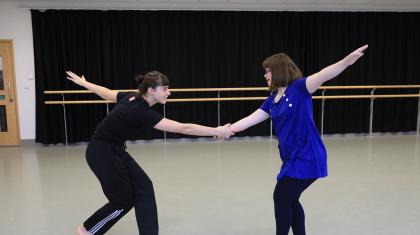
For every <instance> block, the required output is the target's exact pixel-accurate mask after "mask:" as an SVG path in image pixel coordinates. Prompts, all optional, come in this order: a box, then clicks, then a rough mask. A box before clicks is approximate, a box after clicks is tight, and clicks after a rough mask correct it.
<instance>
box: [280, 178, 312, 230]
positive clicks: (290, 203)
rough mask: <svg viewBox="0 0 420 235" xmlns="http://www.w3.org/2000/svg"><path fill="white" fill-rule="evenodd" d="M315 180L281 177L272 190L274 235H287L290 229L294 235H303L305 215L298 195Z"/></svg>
mask: <svg viewBox="0 0 420 235" xmlns="http://www.w3.org/2000/svg"><path fill="white" fill-rule="evenodd" d="M315 180H316V179H295V178H290V177H287V176H285V177H283V178H282V179H281V180H280V181H277V184H276V188H275V189H274V195H273V199H274V212H275V216H276V235H288V234H289V230H290V227H292V231H293V234H294V235H305V234H306V233H305V213H304V211H303V207H302V205H301V204H300V202H299V198H300V195H301V194H302V192H303V191H304V190H305V189H307V188H308V187H309V186H310V185H311V184H312V183H313V182H315Z"/></svg>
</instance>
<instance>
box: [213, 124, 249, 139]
mask: <svg viewBox="0 0 420 235" xmlns="http://www.w3.org/2000/svg"><path fill="white" fill-rule="evenodd" d="M216 130H217V132H218V134H217V136H215V138H218V139H219V140H222V139H227V138H230V137H231V136H232V135H235V133H236V132H240V131H242V130H240V129H238V128H237V127H235V126H232V125H231V124H230V123H228V124H225V125H224V126H218V127H217V128H216Z"/></svg>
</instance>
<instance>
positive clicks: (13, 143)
mask: <svg viewBox="0 0 420 235" xmlns="http://www.w3.org/2000/svg"><path fill="white" fill-rule="evenodd" d="M0 43H2V44H6V47H9V49H10V65H9V66H10V68H8V69H10V73H11V78H10V79H11V81H10V82H11V84H12V90H11V92H12V94H8V95H9V96H12V99H13V100H14V101H13V105H14V113H15V120H13V122H15V123H16V135H15V136H16V140H12V141H10V142H9V141H8V142H6V143H5V144H4V145H0V146H16V145H20V144H21V140H20V126H19V106H18V97H17V92H16V73H15V56H14V51H13V40H12V39H0ZM2 60H3V61H4V60H5V59H4V57H2ZM7 60H9V58H7ZM3 64H4V62H3ZM3 71H4V67H3ZM4 77H5V76H4V73H3V81H5V78H4ZM4 87H5V90H6V89H7V88H6V87H7V84H6V83H5V84H4ZM5 94H6V93H5ZM6 98H7V99H9V98H10V97H6ZM7 99H5V100H7ZM6 115H7V114H6ZM6 117H7V116H6ZM8 123H10V121H9V120H8ZM8 126H9V125H8ZM0 135H1V132H0Z"/></svg>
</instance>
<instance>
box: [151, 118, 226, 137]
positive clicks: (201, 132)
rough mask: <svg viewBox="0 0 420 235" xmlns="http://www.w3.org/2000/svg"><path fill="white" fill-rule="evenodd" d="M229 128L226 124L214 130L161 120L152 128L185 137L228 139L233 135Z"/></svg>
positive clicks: (191, 124)
mask: <svg viewBox="0 0 420 235" xmlns="http://www.w3.org/2000/svg"><path fill="white" fill-rule="evenodd" d="M229 126H230V124H226V125H224V126H219V127H216V128H214V127H208V126H202V125H198V124H193V123H180V122H177V121H173V120H171V119H167V118H163V119H162V120H161V121H160V122H158V123H157V124H156V125H155V126H154V128H155V129H158V130H161V131H167V132H173V133H181V134H185V135H196V136H218V137H223V138H229V137H230V136H231V135H233V132H232V131H230V130H229Z"/></svg>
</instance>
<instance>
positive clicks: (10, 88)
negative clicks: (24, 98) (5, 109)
mask: <svg viewBox="0 0 420 235" xmlns="http://www.w3.org/2000/svg"><path fill="white" fill-rule="evenodd" d="M11 90H12V84H11V83H10V81H9V87H8V89H7V92H8V93H9V102H13V97H12V93H11V92H10V91H11Z"/></svg>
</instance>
